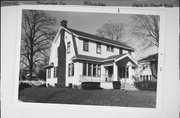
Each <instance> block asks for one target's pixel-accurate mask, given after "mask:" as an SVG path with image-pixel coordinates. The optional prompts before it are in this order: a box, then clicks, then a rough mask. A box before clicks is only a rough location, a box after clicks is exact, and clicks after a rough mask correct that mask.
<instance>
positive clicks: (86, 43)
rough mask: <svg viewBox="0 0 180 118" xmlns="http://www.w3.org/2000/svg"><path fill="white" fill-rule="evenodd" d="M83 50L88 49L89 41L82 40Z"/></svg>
mask: <svg viewBox="0 0 180 118" xmlns="http://www.w3.org/2000/svg"><path fill="white" fill-rule="evenodd" d="M83 51H89V42H88V41H83Z"/></svg>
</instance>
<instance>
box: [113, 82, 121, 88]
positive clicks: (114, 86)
mask: <svg viewBox="0 0 180 118" xmlns="http://www.w3.org/2000/svg"><path fill="white" fill-rule="evenodd" d="M113 88H114V89H120V88H121V82H120V81H113Z"/></svg>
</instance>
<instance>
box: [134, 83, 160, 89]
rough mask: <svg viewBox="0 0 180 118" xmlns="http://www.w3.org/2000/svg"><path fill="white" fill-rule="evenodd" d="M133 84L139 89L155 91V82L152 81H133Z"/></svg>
mask: <svg viewBox="0 0 180 118" xmlns="http://www.w3.org/2000/svg"><path fill="white" fill-rule="evenodd" d="M134 85H135V87H136V88H137V89H139V90H150V91H156V89H157V82H153V81H141V82H134Z"/></svg>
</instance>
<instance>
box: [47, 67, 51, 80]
mask: <svg viewBox="0 0 180 118" xmlns="http://www.w3.org/2000/svg"><path fill="white" fill-rule="evenodd" d="M48 78H51V68H49V69H48Z"/></svg>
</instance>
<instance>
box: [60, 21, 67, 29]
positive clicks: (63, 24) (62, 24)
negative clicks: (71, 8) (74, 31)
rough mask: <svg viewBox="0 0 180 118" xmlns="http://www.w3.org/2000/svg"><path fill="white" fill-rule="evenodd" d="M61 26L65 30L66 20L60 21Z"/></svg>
mask: <svg viewBox="0 0 180 118" xmlns="http://www.w3.org/2000/svg"><path fill="white" fill-rule="evenodd" d="M61 26H62V27H65V28H67V20H62V21H61Z"/></svg>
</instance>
